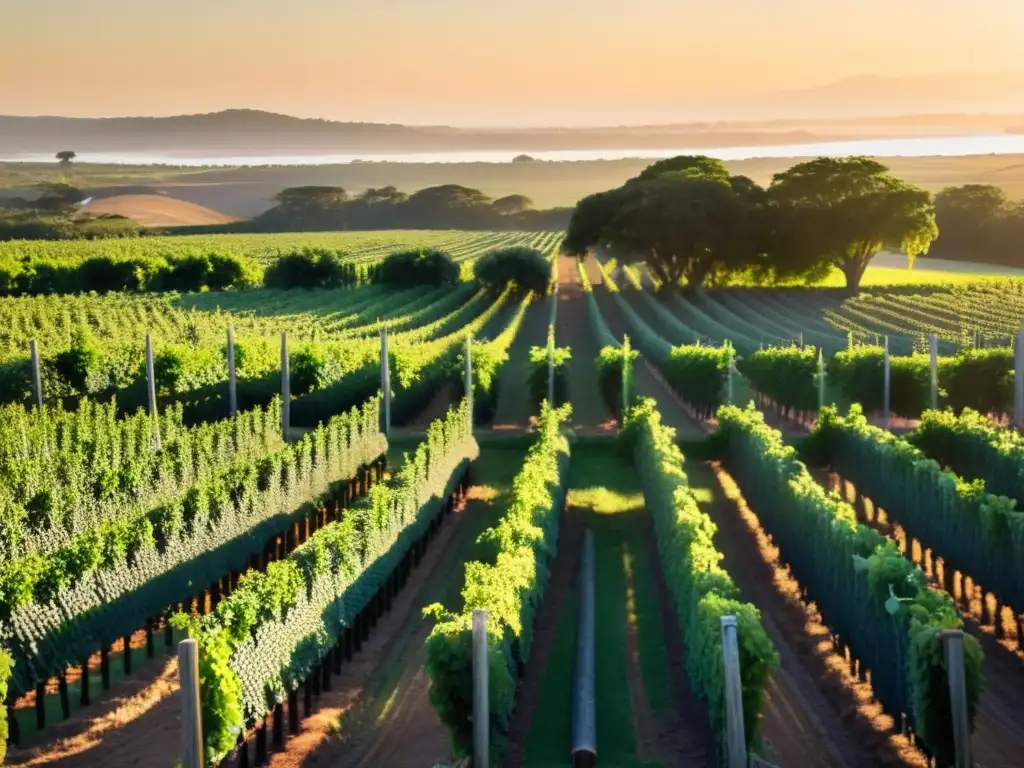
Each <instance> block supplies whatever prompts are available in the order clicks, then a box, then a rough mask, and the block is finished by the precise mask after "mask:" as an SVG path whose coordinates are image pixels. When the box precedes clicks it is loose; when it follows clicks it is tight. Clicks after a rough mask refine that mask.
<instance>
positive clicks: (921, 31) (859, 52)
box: [0, 0, 1024, 125]
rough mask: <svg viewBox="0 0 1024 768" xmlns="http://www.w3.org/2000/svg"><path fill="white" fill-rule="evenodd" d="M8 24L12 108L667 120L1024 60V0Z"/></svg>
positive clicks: (308, 11)
mask: <svg viewBox="0 0 1024 768" xmlns="http://www.w3.org/2000/svg"><path fill="white" fill-rule="evenodd" d="M0 25H2V28H3V34H2V42H0V114H23V115H27V114H60V115H76V116H111V115H169V114H180V113H194V112H209V111H215V110H219V109H225V108H232V107H234V108H253V109H267V110H272V111H276V112H284V113H288V114H293V115H299V116H302V117H325V118H330V119H338V120H365V121H388V122H406V123H419V124H438V123H444V124H454V125H498V124H502V125H524V124H533V125H539V124H545V125H552V124H560V125H581V124H617V123H642V122H667V121H670V120H674V119H693V118H694V117H695V116H698V115H699V116H701V117H706V118H714V117H716V116H717V115H716V114H715V110H716V109H721V105H722V104H724V103H726V102H734V101H738V100H740V97H742V96H743V95H744V94H750V93H757V92H766V91H777V90H786V89H798V88H805V87H813V86H818V85H823V84H826V83H829V82H832V81H835V80H839V79H842V78H846V77H851V76H857V75H865V74H868V75H872V74H873V75H886V76H893V77H897V76H899V77H902V76H911V75H930V74H941V75H946V74H956V73H965V72H1013V71H1021V70H1024V1H1022V0H970V1H968V0H512V1H500V0H491V1H490V2H488V1H487V0H475V1H474V0H368V1H367V2H354V1H353V0H287V2H284V1H283V0H167V1H160V2H157V1H156V0H91V2H75V1H74V0H0ZM704 111H706V112H707V114H704ZM723 116H724V115H723Z"/></svg>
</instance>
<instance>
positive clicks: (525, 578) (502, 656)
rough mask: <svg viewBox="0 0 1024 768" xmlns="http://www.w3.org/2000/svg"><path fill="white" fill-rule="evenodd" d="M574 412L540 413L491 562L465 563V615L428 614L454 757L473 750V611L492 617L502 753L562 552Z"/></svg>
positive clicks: (430, 647)
mask: <svg viewBox="0 0 1024 768" xmlns="http://www.w3.org/2000/svg"><path fill="white" fill-rule="evenodd" d="M571 410H572V409H571V407H570V406H565V407H564V408H560V409H558V410H552V409H551V408H548V407H547V406H546V405H545V406H543V407H542V408H541V413H540V418H539V420H538V438H537V442H536V443H534V444H533V445H532V446H531V447H530V450H529V453H528V454H527V456H526V459H525V461H524V462H523V468H522V470H520V472H519V474H518V475H516V478H515V480H514V481H513V483H512V492H511V494H510V495H509V499H508V506H507V508H506V510H505V515H504V516H503V517H502V519H501V522H499V523H498V524H497V525H496V526H495V527H493V528H489V529H488V530H486V531H484V532H483V534H481V536H480V539H479V541H480V544H481V545H482V546H486V548H487V550H488V552H487V557H486V558H483V559H482V560H481V561H473V562H468V563H466V582H465V586H464V587H463V589H462V598H463V610H462V612H461V613H456V614H452V613H448V612H446V611H445V610H444V609H443V607H442V606H441V605H439V604H435V605H431V606H428V607H427V608H426V609H425V610H424V613H425V614H427V615H434V616H436V617H438V619H439V621H438V623H437V625H436V626H435V627H434V629H433V631H432V632H431V633H430V636H429V637H428V638H427V643H426V661H425V663H424V667H425V668H426V671H427V674H428V675H429V676H430V701H431V703H432V704H433V705H434V708H435V709H436V710H437V712H438V715H439V716H440V718H441V722H443V723H444V724H445V725H446V726H448V728H449V729H450V731H451V737H452V747H453V751H454V752H455V753H456V754H457V755H463V754H466V753H467V752H469V751H470V749H471V747H472V714H473V672H472V642H471V641H472V635H473V630H472V626H473V610H474V609H476V608H482V609H485V610H487V612H488V617H487V636H488V650H487V661H488V669H489V687H490V691H489V698H490V731H491V742H492V743H493V744H494V745H495V749H496V750H498V751H500V750H501V748H502V746H503V744H504V741H505V737H506V735H507V733H508V723H509V719H510V717H511V714H512V707H513V705H514V703H515V692H516V680H517V678H518V676H519V670H520V669H521V668H522V665H523V664H525V663H526V661H527V660H528V659H529V657H530V651H531V647H532V642H533V625H534V621H535V619H536V612H537V608H538V607H539V606H540V603H541V600H542V598H543V597H544V592H545V590H546V588H547V582H548V578H549V577H550V574H551V570H550V567H549V565H548V564H549V563H551V562H552V561H553V560H554V558H555V555H556V552H557V546H558V521H559V518H560V516H561V512H562V508H563V507H564V502H565V478H566V471H567V469H568V465H569V442H568V440H566V438H565V437H564V436H563V435H562V434H561V424H562V423H563V422H564V421H566V420H567V419H568V418H569V414H570V413H571Z"/></svg>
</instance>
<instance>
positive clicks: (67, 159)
mask: <svg viewBox="0 0 1024 768" xmlns="http://www.w3.org/2000/svg"><path fill="white" fill-rule="evenodd" d="M55 157H56V158H57V159H58V160H60V164H61V165H63V166H65V167H66V166H69V165H71V161H72V160H74V159H75V158H76V157H78V155H76V154H75V153H74V152H72V151H71V150H70V149H65V150H63V151H61V152H58V153H57V154H56V155H55Z"/></svg>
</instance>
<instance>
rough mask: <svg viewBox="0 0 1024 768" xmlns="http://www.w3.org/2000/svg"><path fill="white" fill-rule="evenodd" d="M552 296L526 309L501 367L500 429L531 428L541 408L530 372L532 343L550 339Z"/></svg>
mask: <svg viewBox="0 0 1024 768" xmlns="http://www.w3.org/2000/svg"><path fill="white" fill-rule="evenodd" d="M550 306H551V305H550V304H549V300H547V299H543V300H538V301H534V302H533V303H532V304H531V305H530V307H529V308H528V309H527V310H526V316H525V317H524V318H523V322H522V325H520V326H519V332H518V333H517V334H516V338H515V341H513V342H512V346H511V347H510V348H509V351H508V360H507V361H505V365H504V366H503V367H502V371H501V379H500V382H501V388H500V390H499V391H498V404H497V406H496V408H495V411H494V419H493V425H494V429H496V430H508V429H513V428H517V427H520V428H524V429H525V428H527V427H529V426H530V417H531V416H533V415H534V413H535V412H536V411H537V410H538V409H535V408H534V407H533V404H532V403H531V402H530V391H529V374H530V347H539V346H543V345H544V343H545V340H546V339H547V333H548V319H549V318H550V317H551V309H550Z"/></svg>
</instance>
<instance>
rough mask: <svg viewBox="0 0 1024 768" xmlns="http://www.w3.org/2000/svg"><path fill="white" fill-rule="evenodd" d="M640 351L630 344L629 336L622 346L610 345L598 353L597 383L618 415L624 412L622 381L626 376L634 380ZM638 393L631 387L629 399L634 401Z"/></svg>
mask: <svg viewBox="0 0 1024 768" xmlns="http://www.w3.org/2000/svg"><path fill="white" fill-rule="evenodd" d="M638 357H640V353H639V352H637V351H636V350H635V349H633V348H632V347H630V345H629V337H628V336H627V337H626V338H625V339H624V340H623V344H622V346H612V345H608V346H607V347H604V348H603V349H602V350H601V351H600V352H599V353H598V355H597V360H596V364H597V384H598V387H599V388H600V389H601V395H602V396H603V397H604V403H605V405H606V406H607V408H608V410H609V411H611V412H612V413H614V414H615V415H616V416H619V415H621V413H622V382H623V378H624V377H625V378H626V379H627V381H630V382H631V381H632V378H633V377H632V374H633V363H634V361H635V360H636V359H637V358H638ZM635 398H636V393H635V392H634V391H633V387H632V386H630V387H629V399H630V401H633V400H634V399H635Z"/></svg>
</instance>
